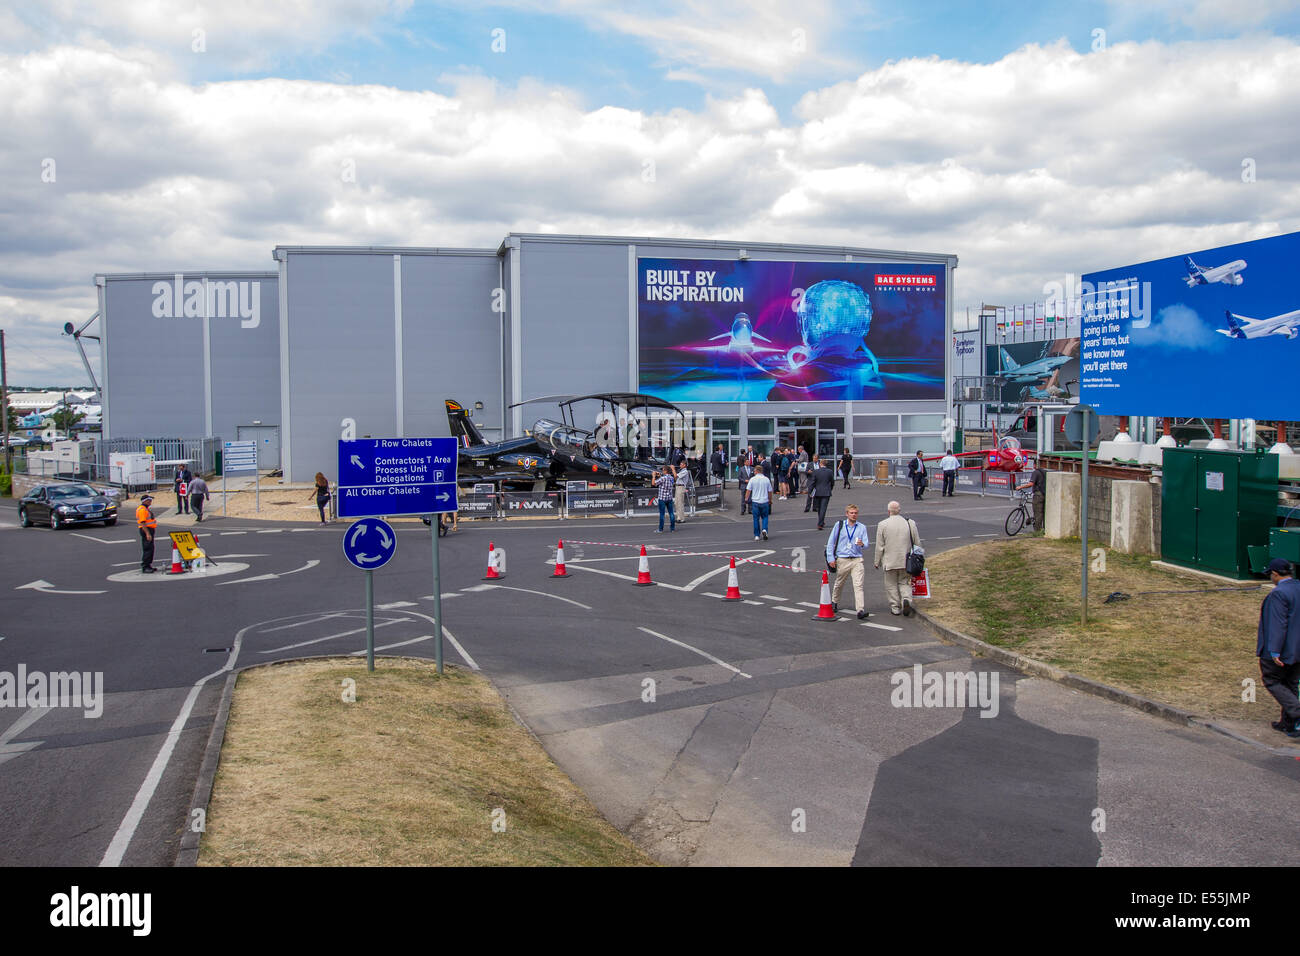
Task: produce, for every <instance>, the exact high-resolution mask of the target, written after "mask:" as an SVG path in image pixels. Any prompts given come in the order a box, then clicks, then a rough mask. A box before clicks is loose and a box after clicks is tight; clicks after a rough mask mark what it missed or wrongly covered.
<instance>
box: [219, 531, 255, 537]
mask: <svg viewBox="0 0 1300 956" xmlns="http://www.w3.org/2000/svg"><path fill="white" fill-rule="evenodd" d="M217 534H219V535H221V537H223V538H224V537H225V536H226V535H228V534H248V532H247V531H218V532H217Z"/></svg>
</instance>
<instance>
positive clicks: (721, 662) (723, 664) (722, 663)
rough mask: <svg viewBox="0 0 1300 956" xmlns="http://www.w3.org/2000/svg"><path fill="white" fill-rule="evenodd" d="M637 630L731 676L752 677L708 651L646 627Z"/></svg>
mask: <svg viewBox="0 0 1300 956" xmlns="http://www.w3.org/2000/svg"><path fill="white" fill-rule="evenodd" d="M637 630H638V631H642V632H644V633H646V634H649V635H650V636H651V637H657V638H659V640H661V641H667V642H668V643H669V644H676V645H677V646H678V647H684V648H686V649H687V650H688V651H692V652H694V653H696V654H699V655H700V656H701V657H704V658H707V659H708V660H711V661H713V663H715V664H717V665H718V666H719V667H725V668H726V669H727V670H729V671H731V672H732V673H733V674H739V675H740V676H741V677H750V678H751V679H752V675H750V674H746V673H745V672H744V671H742V670H741V669H740V668H739V667H735V666H734V665H732V664H728V663H727V662H726V661H724V660H722V659H720V658H717V657H714V656H713V655H712V654H710V653H709V652H708V651H702V650H700V649H699V648H698V647H691V645H689V644H687V643H685V642H684V641H679V640H677V639H676V638H675V637H669V636H667V635H666V634H660V633H659V632H658V631H652V630H650V628H648V627H638V628H637Z"/></svg>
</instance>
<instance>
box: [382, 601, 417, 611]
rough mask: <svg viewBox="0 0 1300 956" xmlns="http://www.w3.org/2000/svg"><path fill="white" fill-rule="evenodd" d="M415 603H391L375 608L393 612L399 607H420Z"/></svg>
mask: <svg viewBox="0 0 1300 956" xmlns="http://www.w3.org/2000/svg"><path fill="white" fill-rule="evenodd" d="M418 606H419V605H417V604H416V603H415V602H414V601H391V602H389V603H388V604H376V605H375V608H376V609H377V610H380V611H392V610H396V609H397V608H399V607H418Z"/></svg>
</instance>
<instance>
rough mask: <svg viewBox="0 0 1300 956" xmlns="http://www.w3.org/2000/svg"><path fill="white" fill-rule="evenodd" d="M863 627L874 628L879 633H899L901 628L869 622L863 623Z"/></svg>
mask: <svg viewBox="0 0 1300 956" xmlns="http://www.w3.org/2000/svg"><path fill="white" fill-rule="evenodd" d="M862 626H863V627H874V628H876V629H877V630H880V631H901V630H902V628H901V627H894V626H893V625H892V624H873V623H871V622H870V621H863V622H862Z"/></svg>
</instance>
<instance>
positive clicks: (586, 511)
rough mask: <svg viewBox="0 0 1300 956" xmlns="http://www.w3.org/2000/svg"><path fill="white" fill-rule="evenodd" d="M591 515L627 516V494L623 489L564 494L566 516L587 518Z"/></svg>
mask: <svg viewBox="0 0 1300 956" xmlns="http://www.w3.org/2000/svg"><path fill="white" fill-rule="evenodd" d="M589 515H619V516H620V517H626V516H627V494H626V493H624V492H622V491H569V492H566V493H565V496H564V516H565V517H566V518H585V517H587V516H589Z"/></svg>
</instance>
